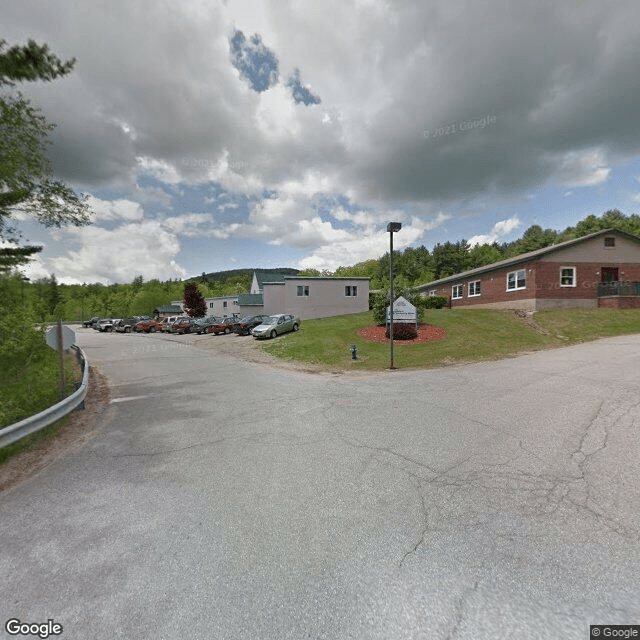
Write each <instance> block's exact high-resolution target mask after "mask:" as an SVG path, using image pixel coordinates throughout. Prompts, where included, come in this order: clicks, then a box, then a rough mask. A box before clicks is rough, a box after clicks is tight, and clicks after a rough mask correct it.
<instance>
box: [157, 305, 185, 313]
mask: <svg viewBox="0 0 640 640" xmlns="http://www.w3.org/2000/svg"><path fill="white" fill-rule="evenodd" d="M154 313H182V309H181V308H180V307H176V306H175V305H174V304H166V305H164V306H163V307H156V308H155V309H154Z"/></svg>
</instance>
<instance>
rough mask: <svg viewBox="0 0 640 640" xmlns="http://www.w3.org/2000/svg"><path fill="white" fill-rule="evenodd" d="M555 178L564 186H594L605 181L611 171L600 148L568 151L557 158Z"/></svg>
mask: <svg viewBox="0 0 640 640" xmlns="http://www.w3.org/2000/svg"><path fill="white" fill-rule="evenodd" d="M556 162H557V164H558V172H557V179H558V181H559V183H560V184H561V185H562V186H565V187H594V186H597V185H600V184H602V183H604V182H606V181H607V178H608V177H609V174H610V173H611V167H610V166H609V165H608V162H607V157H606V153H605V152H604V151H603V150H602V149H587V150H586V151H569V152H568V153H564V154H562V155H561V156H560V157H559V158H558V159H557V160H556Z"/></svg>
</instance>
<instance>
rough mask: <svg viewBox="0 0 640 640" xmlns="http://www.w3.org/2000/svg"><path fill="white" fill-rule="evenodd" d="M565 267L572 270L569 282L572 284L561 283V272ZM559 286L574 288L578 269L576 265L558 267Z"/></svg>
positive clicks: (576, 282)
mask: <svg viewBox="0 0 640 640" xmlns="http://www.w3.org/2000/svg"><path fill="white" fill-rule="evenodd" d="M566 269H571V270H572V272H573V275H572V276H571V282H572V283H573V284H563V283H562V272H563V271H565V270H566ZM560 286H561V287H567V288H575V287H577V286H578V269H577V268H576V267H560Z"/></svg>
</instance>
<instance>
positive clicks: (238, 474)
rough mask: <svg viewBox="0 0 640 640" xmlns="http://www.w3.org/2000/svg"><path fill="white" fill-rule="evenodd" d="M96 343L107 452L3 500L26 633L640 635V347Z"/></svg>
mask: <svg viewBox="0 0 640 640" xmlns="http://www.w3.org/2000/svg"><path fill="white" fill-rule="evenodd" d="M78 336H79V342H80V344H81V345H82V346H83V348H85V350H86V351H87V353H88V356H89V358H90V359H91V361H92V362H93V363H95V364H97V366H98V367H99V368H100V369H101V371H102V372H103V373H105V374H106V375H107V376H108V378H109V380H110V384H111V385H112V394H113V400H112V403H111V404H110V405H109V408H108V409H107V410H106V411H105V412H104V413H103V414H102V415H101V416H100V417H99V422H100V423H99V425H98V432H97V434H96V436H95V437H94V438H93V439H91V440H90V441H89V442H88V443H87V444H85V445H84V446H82V447H81V448H79V449H77V450H75V451H73V452H71V453H69V454H68V455H67V456H65V457H64V458H62V459H60V460H59V461H57V462H56V463H54V464H52V465H51V466H49V467H48V468H46V469H45V470H43V471H42V472H40V473H38V474H37V475H35V476H34V477H32V478H30V479H29V480H27V481H25V482H23V483H22V484H20V485H18V486H16V487H14V488H12V489H9V490H7V491H5V492H3V493H1V494H0V540H1V547H0V572H1V573H0V575H2V580H1V581H0V612H1V613H0V615H2V616H3V619H2V622H3V624H4V621H5V620H6V619H8V618H10V617H16V618H19V619H20V620H22V621H28V622H42V621H46V620H47V619H49V618H51V619H53V620H55V621H56V622H59V623H60V624H62V625H63V627H64V631H63V635H62V636H60V637H61V638H63V640H66V639H76V638H77V639H82V640H84V639H88V638H91V639H95V640H101V639H105V640H106V639H109V640H114V639H120V638H122V639H127V640H137V639H147V638H148V639H151V638H153V639H163V638H166V639H172V640H173V639H178V638H180V639H181V638H186V639H189V640H191V639H225V640H226V639H228V640H244V639H247V640H248V639H252V640H255V639H264V640H287V639H296V640H298V639H302V638H313V639H321V638H322V639H330V640H334V639H335V640H342V639H348V638H356V639H360V638H362V639H367V640H369V639H375V640H378V639H379V640H383V639H384V640H394V639H396V638H402V639H404V638H411V639H414V638H425V639H426V638H429V639H442V640H444V639H453V638H461V639H474V640H478V639H480V640H482V639H491V640H495V639H496V638H527V639H531V638H544V639H549V638H550V639H555V638H562V639H573V638H575V639H586V638H588V637H589V624H600V623H610V624H631V623H635V624H640V597H639V592H640V589H639V587H638V576H639V575H640V544H639V543H640V534H639V524H638V523H639V520H638V515H639V514H640V463H639V460H640V456H639V453H640V446H639V444H638V428H639V427H640V393H639V391H640V389H639V388H640V336H637V335H636V336H628V337H620V338H615V339H607V340H603V341H599V342H597V343H591V344H585V345H579V346H575V347H570V348H566V349H561V350H557V351H548V352H541V353H535V354H531V355H526V356H523V357H519V358H513V359H508V360H504V361H501V362H491V363H482V364H476V365H469V366H460V367H449V368H444V369H437V370H433V371H423V372H408V371H396V372H382V373H380V374H372V375H361V376H357V377H353V376H347V375H335V374H324V375H317V374H316V375H312V374H305V373H300V372H295V371H283V370H269V369H268V368H266V367H264V366H250V365H248V364H244V363H243V362H241V361H238V360H236V359H233V358H231V357H229V356H223V355H221V354H216V352H215V351H203V350H201V349H198V348H194V347H193V346H189V345H188V342H189V339H188V337H181V338H174V339H173V340H171V341H169V340H168V339H167V337H163V336H138V335H132V336H129V335H103V334H97V333H96V332H93V331H90V330H84V331H83V330H79V331H78ZM211 339H215V340H232V339H237V338H234V337H233V336H219V337H217V338H215V337H211ZM247 339H250V338H247ZM2 633H5V635H6V632H5V631H3V632H2ZM0 637H2V636H0ZM7 637H9V636H8V635H7Z"/></svg>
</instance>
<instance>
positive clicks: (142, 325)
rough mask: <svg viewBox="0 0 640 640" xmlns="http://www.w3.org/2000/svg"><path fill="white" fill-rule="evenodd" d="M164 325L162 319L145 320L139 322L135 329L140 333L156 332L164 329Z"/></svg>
mask: <svg viewBox="0 0 640 640" xmlns="http://www.w3.org/2000/svg"><path fill="white" fill-rule="evenodd" d="M163 327H164V325H163V324H162V322H160V320H143V321H142V322H138V323H137V324H136V325H135V326H134V327H133V330H134V331H137V332H138V333H142V332H144V333H155V332H156V331H162V329H163Z"/></svg>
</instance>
